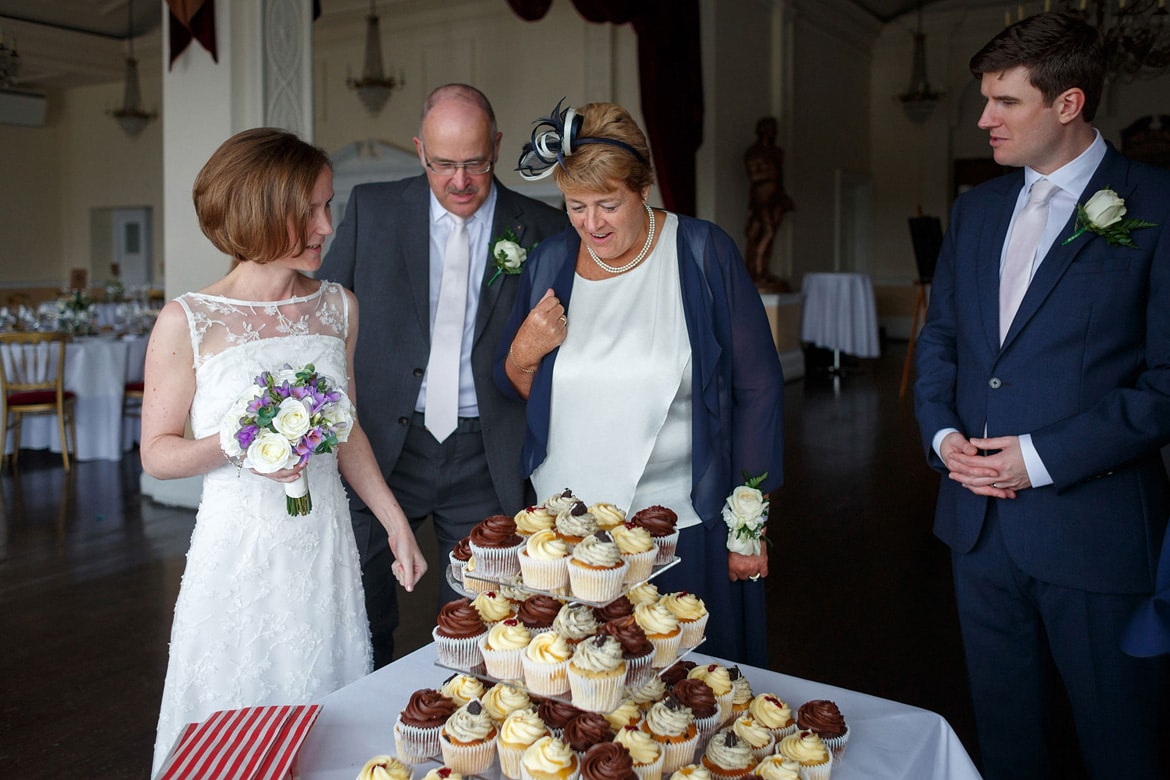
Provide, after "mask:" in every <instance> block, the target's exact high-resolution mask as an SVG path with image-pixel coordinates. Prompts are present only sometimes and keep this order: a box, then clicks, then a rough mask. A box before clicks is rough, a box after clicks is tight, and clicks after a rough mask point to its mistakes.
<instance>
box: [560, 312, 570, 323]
mask: <svg viewBox="0 0 1170 780" xmlns="http://www.w3.org/2000/svg"><path fill="white" fill-rule="evenodd" d="M561 324H562V325H568V324H569V318H568V317H566V316H565V315H563V314H562V315H561Z"/></svg>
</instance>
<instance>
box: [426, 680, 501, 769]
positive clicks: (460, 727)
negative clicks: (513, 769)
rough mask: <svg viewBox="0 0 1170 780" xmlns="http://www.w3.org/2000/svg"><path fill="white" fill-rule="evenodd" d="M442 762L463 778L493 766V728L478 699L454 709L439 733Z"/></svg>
mask: <svg viewBox="0 0 1170 780" xmlns="http://www.w3.org/2000/svg"><path fill="white" fill-rule="evenodd" d="M439 746H440V747H441V748H442V753H443V763H444V764H446V765H447V766H449V767H451V769H453V770H455V771H456V772H459V773H461V774H465V775H478V774H481V773H483V772H485V771H487V769H488V767H490V766H491V765H492V759H493V758H494V757H495V753H496V725H495V724H494V723H493V722H492V719H491V718H490V717H489V716H488V714H487V711H486V710H485V709H484V708H483V705H482V704H480V703H479V700H478V699H472V700H471V701H469V702H468V703H467V704H465V705H463V706H462V707H460V708H459V709H457V710H455V712H454V714H452V715H451V717H450V718H448V719H447V722H446V724H444V726H443V729H442V731H441V733H440V738H439Z"/></svg>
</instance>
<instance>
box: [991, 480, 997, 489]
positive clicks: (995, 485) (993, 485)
mask: <svg viewBox="0 0 1170 780" xmlns="http://www.w3.org/2000/svg"><path fill="white" fill-rule="evenodd" d="M991 486H992V487H993V488H995V489H996V490H999V483H998V482H992V483H991Z"/></svg>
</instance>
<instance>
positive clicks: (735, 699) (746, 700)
mask: <svg viewBox="0 0 1170 780" xmlns="http://www.w3.org/2000/svg"><path fill="white" fill-rule="evenodd" d="M727 676H728V677H730V678H731V717H732V718H733V719H734V718H738V717H739V716H740V715H743V714H744V713H745V712H747V711H748V707H749V706H750V705H751V703H752V699H753V698H755V694H754V693H752V684H751V683H750V682H748V678H746V677H744V675H743V672H741V671H740V670H739V667H738V666H731V667H728V669H727Z"/></svg>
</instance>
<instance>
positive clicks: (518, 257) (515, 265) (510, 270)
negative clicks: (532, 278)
mask: <svg viewBox="0 0 1170 780" xmlns="http://www.w3.org/2000/svg"><path fill="white" fill-rule="evenodd" d="M530 248H531V249H535V248H536V244H533V245H532V246H531V247H530ZM527 259H528V250H527V249H525V248H524V247H522V246H520V239H519V238H517V237H516V234H515V233H514V232H513V231H512V228H507V229H505V230H504V234H503V235H502V236H500V237H499V238H497V239H496V240H495V241H493V242H492V261H493V262H494V263H495V264H496V272H495V273H494V274H492V278H491V279H488V286H489V287H490V286H491V285H492V283H493V282H495V281H496V279H499V278H500V274H508V275H509V276H515V275H516V274H518V273H520V271H521V269H522V268H523V267H524V261H525V260H527Z"/></svg>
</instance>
